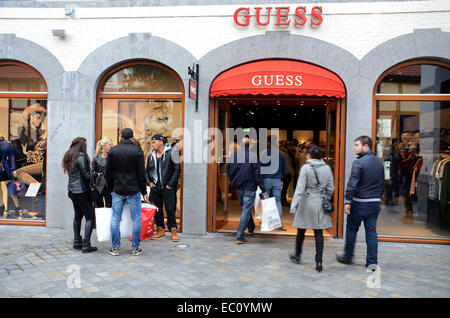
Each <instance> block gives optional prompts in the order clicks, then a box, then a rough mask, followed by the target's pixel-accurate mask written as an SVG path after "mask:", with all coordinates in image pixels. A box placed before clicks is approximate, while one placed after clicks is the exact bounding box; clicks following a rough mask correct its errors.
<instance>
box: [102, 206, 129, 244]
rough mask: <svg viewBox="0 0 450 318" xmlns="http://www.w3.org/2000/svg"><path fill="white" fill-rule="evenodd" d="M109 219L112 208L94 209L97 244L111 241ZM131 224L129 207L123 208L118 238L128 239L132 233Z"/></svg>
mask: <svg viewBox="0 0 450 318" xmlns="http://www.w3.org/2000/svg"><path fill="white" fill-rule="evenodd" d="M111 219H112V208H96V209H95V224H96V232H97V240H98V241H99V242H103V241H110V240H111ZM132 227H133V223H132V221H131V215H130V207H129V206H128V205H125V206H124V207H123V213H122V220H121V221H120V237H121V238H123V237H129V236H130V235H131V232H132Z"/></svg>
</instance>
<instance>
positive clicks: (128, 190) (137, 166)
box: [105, 128, 147, 256]
mask: <svg viewBox="0 0 450 318" xmlns="http://www.w3.org/2000/svg"><path fill="white" fill-rule="evenodd" d="M121 136H122V139H121V142H120V144H118V145H117V146H115V147H112V148H111V150H110V152H109V155H108V159H107V160H106V170H105V177H106V182H107V185H108V189H112V190H113V193H112V209H113V215H112V220H111V237H112V249H111V250H110V251H109V253H110V254H111V255H114V256H118V255H119V247H120V220H121V219H122V211H123V206H124V204H125V202H128V204H129V206H130V213H131V219H132V222H133V234H132V235H133V241H132V247H133V251H132V255H134V256H137V255H139V254H141V253H142V249H141V247H140V243H141V241H140V239H141V206H142V204H141V194H142V196H143V197H144V199H145V200H147V182H146V178H145V162H144V154H143V152H142V150H141V149H139V148H138V147H136V146H135V145H133V142H132V141H131V140H130V139H131V138H132V137H133V130H131V129H130V128H125V129H124V130H122V135H121Z"/></svg>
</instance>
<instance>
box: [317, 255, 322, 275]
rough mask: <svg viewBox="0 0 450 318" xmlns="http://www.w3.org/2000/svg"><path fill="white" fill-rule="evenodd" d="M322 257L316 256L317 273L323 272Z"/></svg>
mask: <svg viewBox="0 0 450 318" xmlns="http://www.w3.org/2000/svg"><path fill="white" fill-rule="evenodd" d="M322 269H323V268H322V255H316V271H318V272H319V273H320V272H321V271H322Z"/></svg>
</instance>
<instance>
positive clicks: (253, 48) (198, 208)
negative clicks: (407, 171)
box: [0, 29, 450, 234]
mask: <svg viewBox="0 0 450 318" xmlns="http://www.w3.org/2000/svg"><path fill="white" fill-rule="evenodd" d="M271 58H287V59H295V60H300V61H306V62H310V63H313V64H316V65H318V66H321V67H324V68H326V69H328V70H330V71H332V72H334V73H336V74H337V75H338V76H339V77H340V78H341V79H342V81H343V82H344V84H345V86H346V91H347V123H348V125H347V129H346V154H345V181H347V179H348V177H349V174H350V169H351V164H352V162H353V160H354V159H355V155H354V153H353V140H354V139H355V138H356V137H357V136H359V135H363V134H365V135H369V136H370V135H371V133H372V107H373V105H372V93H373V88H374V85H375V82H376V80H377V79H378V77H379V76H380V75H381V74H382V73H383V72H384V71H385V70H387V69H388V68H390V67H392V66H394V65H396V64H398V63H400V62H403V61H407V60H410V59H417V58H432V59H439V60H444V61H447V62H448V61H450V34H449V33H446V32H442V31H440V30H439V29H422V30H414V33H411V34H407V35H403V36H400V37H397V38H394V39H391V40H389V41H387V42H385V43H382V44H381V45H379V46H377V47H376V48H374V49H373V50H372V51H370V52H369V53H368V54H367V55H366V56H364V57H363V58H362V59H361V60H360V61H359V60H358V59H357V58H356V57H355V56H353V55H352V54H350V53H349V52H348V51H346V50H344V49H342V48H340V47H337V46H335V45H333V44H330V43H327V42H324V41H321V40H317V39H314V38H309V37H305V36H301V35H293V34H291V33H290V32H288V31H280V32H276V31H275V32H266V33H265V34H264V35H257V36H252V37H248V38H243V39H239V40H237V41H233V42H231V43H227V44H225V45H223V46H221V47H218V48H216V49H214V50H213V51H211V52H209V53H208V54H206V55H205V56H203V57H202V58H201V59H200V60H199V61H197V60H196V59H195V57H194V56H193V55H192V54H191V53H189V52H188V51H187V50H186V49H184V48H182V47H180V46H179V45H177V44H175V43H173V42H170V41H167V40H165V39H162V38H159V37H154V36H152V35H151V34H150V33H133V34H129V35H128V36H127V37H123V38H119V39H116V40H114V41H111V42H109V43H106V44H104V45H103V46H101V47H99V48H98V49H96V50H95V51H93V52H92V53H91V54H90V55H89V56H87V57H86V59H85V60H84V61H83V62H82V64H81V65H80V67H79V69H78V70H77V71H76V72H65V71H64V69H63V68H62V66H61V64H60V63H59V62H58V60H57V59H56V58H55V57H54V56H53V55H52V54H51V53H50V52H49V51H47V50H46V49H45V48H43V47H41V46H39V45H36V44H35V43H33V42H31V41H27V40H24V39H20V38H17V37H16V36H15V35H14V34H0V59H2V60H5V59H10V60H16V61H20V62H24V63H26V64H29V65H31V66H33V67H34V68H36V69H37V70H38V71H39V72H40V73H41V74H42V75H43V76H44V78H45V80H46V82H47V85H48V92H49V99H48V133H49V134H48V140H49V146H48V168H47V175H48V185H47V226H48V227H66V228H70V227H71V226H72V217H73V208H72V205H71V201H70V199H69V198H68V197H67V189H66V185H67V176H65V175H64V174H63V172H62V168H61V160H62V157H63V154H64V152H65V151H66V150H67V148H68V146H69V144H70V141H71V140H72V139H73V138H75V137H77V136H84V137H86V138H87V140H88V144H89V149H90V155H92V153H93V150H94V142H95V102H96V90H97V85H98V82H99V80H100V79H101V77H102V76H103V74H105V73H106V72H107V71H108V70H109V69H111V68H112V67H114V66H116V65H118V64H121V63H123V62H126V61H130V60H134V59H148V60H152V61H156V62H159V63H162V64H164V65H166V66H168V67H170V68H172V69H173V70H174V71H175V72H176V73H177V74H178V75H179V76H180V78H181V79H182V81H183V83H184V85H185V87H184V89H185V95H186V98H185V127H186V128H187V129H188V130H189V131H190V132H191V133H192V132H193V131H194V123H195V122H196V121H197V123H200V124H201V125H202V127H203V128H206V127H208V125H209V90H210V86H211V84H212V82H213V81H214V79H215V78H216V77H217V76H218V75H219V74H220V73H222V72H223V71H225V70H227V69H230V68H232V67H234V66H236V65H239V64H242V63H246V62H250V61H255V60H260V59H271ZM197 62H198V63H199V64H200V84H199V110H198V112H195V105H194V102H193V101H192V100H190V99H189V98H188V97H187V96H188V93H189V92H188V80H189V78H188V74H187V67H188V66H192V64H193V63H197ZM350 123H351V124H350ZM197 141H198V140H197ZM191 143H192V144H193V140H191ZM199 145H200V146H201V149H205V147H207V143H206V141H205V140H202V142H201V144H199ZM191 158H193V155H192V156H191ZM207 170H208V169H207V164H206V163H185V164H184V175H183V178H184V192H183V232H184V233H185V234H204V233H206V224H207V193H208V189H207V179H208V175H207ZM344 225H345V219H344Z"/></svg>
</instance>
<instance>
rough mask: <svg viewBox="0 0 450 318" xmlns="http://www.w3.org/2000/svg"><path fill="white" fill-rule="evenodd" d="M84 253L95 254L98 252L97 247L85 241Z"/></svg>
mask: <svg viewBox="0 0 450 318" xmlns="http://www.w3.org/2000/svg"><path fill="white" fill-rule="evenodd" d="M82 246H83V247H82V252H83V253H90V252H95V251H96V250H97V248H96V247H94V246H91V241H87V240H85V239H83V245H82Z"/></svg>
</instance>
